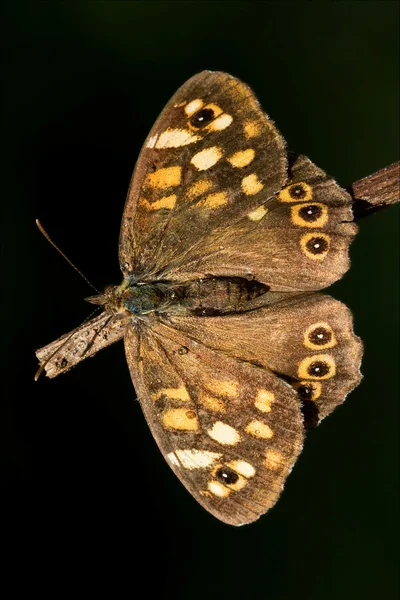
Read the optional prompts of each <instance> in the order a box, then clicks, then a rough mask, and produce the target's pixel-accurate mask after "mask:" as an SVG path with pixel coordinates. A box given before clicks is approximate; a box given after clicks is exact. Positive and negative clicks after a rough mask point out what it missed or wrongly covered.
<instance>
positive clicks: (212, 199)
mask: <svg viewBox="0 0 400 600" xmlns="http://www.w3.org/2000/svg"><path fill="white" fill-rule="evenodd" d="M228 200H229V198H228V194H227V193H226V192H216V193H215V194H209V195H208V196H206V197H205V198H204V199H202V200H199V202H197V203H196V204H195V205H194V206H195V208H218V206H223V205H224V204H227V202H228Z"/></svg>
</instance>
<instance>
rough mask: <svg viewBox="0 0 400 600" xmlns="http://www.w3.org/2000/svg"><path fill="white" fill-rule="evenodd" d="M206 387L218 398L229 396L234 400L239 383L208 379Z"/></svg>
mask: <svg viewBox="0 0 400 600" xmlns="http://www.w3.org/2000/svg"><path fill="white" fill-rule="evenodd" d="M207 387H208V389H209V390H211V391H212V392H214V394H218V395H219V396H231V397H233V398H235V397H236V396H237V395H238V388H239V383H238V382H237V381H229V380H225V381H222V380H221V379H210V380H209V381H207Z"/></svg>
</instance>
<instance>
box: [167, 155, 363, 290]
mask: <svg viewBox="0 0 400 600" xmlns="http://www.w3.org/2000/svg"><path fill="white" fill-rule="evenodd" d="M352 220H353V214H352V209H351V197H350V195H349V194H348V193H347V192H346V191H344V190H343V189H341V188H340V187H339V186H338V185H337V184H336V183H335V182H334V181H333V179H331V178H330V177H328V176H327V175H326V174H325V173H324V172H323V171H322V170H321V169H318V167H316V166H315V165H314V164H313V163H312V162H311V161H310V160H309V159H307V158H306V157H304V156H299V157H298V158H297V159H296V160H295V162H294V164H293V165H292V167H291V169H290V179H289V182H288V184H287V185H286V186H285V187H283V188H282V189H281V190H280V191H279V193H277V194H275V195H274V196H273V197H270V198H267V197H263V195H262V194H261V195H260V203H259V206H258V207H257V208H255V209H254V208H253V207H251V208H249V210H248V211H247V212H246V214H245V215H244V216H243V217H242V218H240V219H238V220H237V221H236V222H234V223H231V222H229V221H227V222H226V225H225V227H224V228H220V229H219V230H218V231H217V232H212V234H211V235H209V236H207V237H205V238H203V240H202V253H201V254H199V255H198V256H191V257H187V259H186V260H185V261H181V262H179V261H176V262H175V263H171V264H170V265H169V267H168V271H167V274H165V273H164V275H163V277H164V278H170V279H172V280H175V281H176V280H177V281H181V280H183V281H185V280H190V279H193V278H203V277H206V276H208V275H214V276H220V277H221V276H223V277H232V276H236V277H244V278H247V279H255V280H257V281H261V282H262V283H264V284H266V285H268V286H269V287H270V289H271V290H275V291H285V292H291V291H312V290H319V289H322V288H324V287H327V286H328V285H330V284H332V283H333V282H334V281H337V280H338V279H340V278H341V277H342V276H343V274H344V273H345V272H346V271H347V269H348V268H349V257H348V248H349V245H350V243H351V241H352V240H353V238H354V236H355V234H356V232H357V226H356V225H355V224H354V223H353V222H352Z"/></svg>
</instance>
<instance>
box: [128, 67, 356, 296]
mask: <svg viewBox="0 0 400 600" xmlns="http://www.w3.org/2000/svg"><path fill="white" fill-rule="evenodd" d="M352 220H353V215H352V210H351V197H350V196H349V194H347V193H346V192H345V191H344V190H342V189H341V188H340V187H339V186H338V185H337V184H336V183H335V182H334V181H333V180H332V179H331V178H329V177H328V176H327V175H326V174H325V173H324V172H323V171H321V170H320V169H318V168H317V167H316V166H315V165H314V164H313V163H311V161H309V160H308V159H306V158H305V157H298V158H297V159H296V160H295V161H294V163H293V164H291V165H290V166H289V167H288V161H287V155H286V151H285V144H284V141H283V138H282V137H281V136H280V134H279V133H278V131H277V130H276V128H275V126H274V125H273V123H272V121H271V120H270V119H269V118H268V117H267V116H266V115H265V114H264V113H263V112H262V110H261V108H260V106H259V104H258V102H257V100H256V98H255V96H254V94H253V93H252V92H251V90H250V89H249V88H248V87H247V86H246V85H244V84H243V83H241V82H240V81H238V80H237V79H235V78H234V77H231V76H230V75H226V74H224V73H213V72H209V71H205V72H203V73H200V74H199V75H196V76H195V77H193V78H192V79H190V80H189V81H188V82H187V83H186V84H184V85H183V86H182V87H181V88H180V89H179V90H178V92H177V93H176V94H175V96H174V97H173V98H172V99H171V101H170V102H169V103H168V104H167V106H166V108H165V109H164V111H163V112H162V113H161V116H160V117H159V119H158V120H157V122H156V123H155V125H154V127H153V129H152V131H151V132H150V135H149V137H148V138H147V140H146V142H145V144H144V147H143V150H142V152H141V155H140V157H139V160H138V163H137V167H136V170H135V173H134V175H133V178H132V183H131V187H130V190H129V193H128V199H127V203H126V207H125V211H124V216H123V221H122V228H121V238H120V263H121V268H122V271H123V273H124V275H125V277H126V278H130V279H131V280H140V281H150V280H163V281H166V280H167V281H168V280H170V281H171V280H172V281H188V280H193V279H196V278H203V277H206V276H209V275H216V276H230V277H235V276H236V277H237V276H240V277H246V278H253V279H256V280H258V281H261V282H262V283H265V284H267V285H269V286H270V288H271V289H272V290H276V291H296V290H298V291H299V290H300V291H301V290H318V289H322V288H324V287H326V286H327V285H330V284H331V283H333V282H334V281H336V280H337V279H339V278H340V277H341V276H342V275H343V273H344V272H345V271H346V270H347V269H348V266H349V261H348V246H349V244H350V242H351V240H352V239H353V237H354V235H355V233H356V231H357V228H356V226H355V224H354V223H352ZM293 265H296V267H295V269H294V268H293Z"/></svg>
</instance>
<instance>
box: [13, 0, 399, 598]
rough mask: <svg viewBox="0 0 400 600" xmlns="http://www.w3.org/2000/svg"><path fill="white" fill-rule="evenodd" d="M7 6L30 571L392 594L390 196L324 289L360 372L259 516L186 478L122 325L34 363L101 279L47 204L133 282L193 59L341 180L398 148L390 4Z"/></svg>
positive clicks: (140, 586) (59, 580) (215, 586)
mask: <svg viewBox="0 0 400 600" xmlns="http://www.w3.org/2000/svg"><path fill="white" fill-rule="evenodd" d="M3 17H5V25H6V37H5V38H3V43H4V44H5V47H4V57H5V69H4V73H3V80H4V83H5V87H4V92H3V93H4V96H3V110H2V118H3V132H4V134H3V135H4V139H3V160H2V165H3V174H2V208H3V209H4V217H3V219H2V258H3V275H2V281H3V284H4V286H3V301H4V303H3V305H4V308H3V311H2V316H3V319H2V328H3V331H4V335H3V350H4V357H3V360H2V366H3V367H4V373H3V376H2V388H3V390H4V391H5V394H4V395H3V397H5V399H6V402H2V412H3V415H2V417H1V427H2V432H1V439H2V441H3V442H4V449H5V452H4V457H5V463H4V464H5V476H4V479H3V481H4V483H5V487H6V491H5V492H4V493H3V496H4V495H5V496H6V497H7V499H9V500H11V503H12V506H13V509H14V510H13V511H11V508H9V509H7V511H5V512H4V514H3V519H4V521H5V522H6V523H8V524H10V525H11V527H12V530H13V538H14V542H16V547H17V554H16V555H15V557H16V559H17V560H16V564H17V565H19V576H18V578H17V580H16V581H21V580H25V581H26V582H28V583H29V585H30V586H31V587H32V589H33V590H41V592H42V593H44V592H46V591H49V590H50V591H51V592H52V597H59V596H60V592H61V591H65V590H66V588H67V587H70V586H71V589H72V590H79V593H82V592H83V591H84V590H87V591H88V592H91V593H92V594H93V595H94V593H97V591H98V590H102V591H104V592H105V589H106V585H107V584H111V586H112V587H111V588H110V591H109V592H108V593H106V596H107V597H112V598H119V597H122V595H123V594H124V595H125V593H124V592H123V591H122V587H121V586H125V589H126V594H127V595H129V597H141V598H142V597H153V596H155V595H156V594H162V597H163V598H174V599H177V600H178V599H183V598H195V599H197V598H212V599H214V598H215V599H218V600H219V599H221V598H235V599H236V598H263V599H264V598H265V599H271V600H272V599H274V600H275V599H290V600H291V599H292V598H293V599H296V600H300V599H303V598H306V599H309V600H314V599H315V600H317V599H318V600H321V599H322V600H331V599H335V600H336V599H339V598H340V599H343V600H345V599H347V598H349V599H350V598H351V599H354V598H363V600H366V599H368V598H376V597H379V598H385V599H391V598H395V597H396V589H397V521H398V495H397V492H398V462H397V461H398V458H397V450H398V446H397V444H398V398H397V370H398V366H397V365H398V343H397V334H398V312H397V307H398V252H397V248H398V224H397V215H398V208H397V207H393V208H390V209H387V210H385V211H383V212H382V213H380V214H377V215H375V216H372V217H370V218H368V219H366V220H365V221H362V222H361V224H360V233H359V235H358V237H357V240H356V241H355V242H354V244H353V246H352V249H351V255H352V269H351V270H350V272H349V273H348V274H347V275H346V276H345V277H344V278H343V280H342V281H340V282H339V283H337V284H335V285H334V286H333V287H332V289H331V290H330V292H331V293H332V295H334V296H335V297H336V298H338V299H340V300H342V301H344V302H345V303H346V304H347V305H348V306H349V307H350V308H351V309H352V311H353V312H354V317H355V329H356V332H357V333H358V335H360V336H361V338H362V339H363V341H364V343H365V358H364V362H363V367H362V371H363V374H364V380H363V382H362V384H361V385H360V386H359V388H358V389H357V390H356V391H355V392H353V393H352V394H351V396H350V397H349V399H348V400H347V401H346V403H345V404H344V405H343V407H341V408H339V409H338V410H337V411H336V412H335V414H334V415H332V416H331V417H330V418H329V419H327V420H326V421H324V423H323V424H322V425H321V427H320V428H318V429H317V430H315V431H313V432H311V433H310V435H309V436H308V439H307V441H306V445H305V449H304V451H303V454H302V455H301V457H300V459H299V461H298V464H297V465H296V467H295V469H294V471H293V474H292V475H291V476H290V478H289V480H288V482H287V485H286V488H285V491H284V494H283V496H282V498H281V500H280V501H279V502H278V504H277V506H276V507H275V508H274V509H273V510H272V511H271V512H270V513H269V514H267V515H266V516H264V517H263V518H261V519H260V520H259V521H258V522H256V523H255V524H253V525H251V526H247V527H242V528H239V529H237V528H230V527H229V526H227V525H224V524H222V523H219V522H218V521H217V520H215V519H214V518H213V517H211V516H209V515H208V514H207V513H206V512H205V511H204V510H203V509H202V508H201V507H199V506H198V505H197V504H196V502H195V501H194V500H192V499H191V497H190V496H189V495H188V493H187V492H186V491H185V490H184V488H183V487H182V486H181V484H180V483H179V482H178V480H176V479H175V477H174V475H173V474H172V472H171V471H170V470H169V469H168V467H167V465H166V464H165V462H164V461H163V459H162V457H161V455H160V454H159V451H158V449H157V447H156V445H155V444H154V442H153V440H152V438H151V435H150V432H149V430H148V428H147V425H146V423H145V421H144V419H143V417H142V414H141V412H140V408H139V405H138V403H137V402H135V401H134V398H135V395H134V390H133V387H132V384H131V381H130V377H129V374H128V368H127V365H126V362H125V358H124V353H123V346H122V344H121V343H119V344H116V345H114V346H112V347H110V348H109V349H107V350H104V351H103V352H101V353H99V354H98V355H97V356H96V357H95V358H94V359H91V360H88V361H86V362H83V363H82V364H80V365H79V366H78V367H76V368H75V369H74V370H73V371H71V372H70V373H69V374H67V375H65V376H62V377H60V378H59V379H55V380H51V381H50V380H46V378H44V377H43V378H42V379H41V380H40V381H39V382H38V383H34V382H33V375H34V373H35V370H36V361H35V358H34V349H35V348H37V347H40V346H43V345H44V344H46V343H48V342H50V341H52V340H53V339H55V338H57V337H58V336H59V335H61V334H62V333H64V332H66V331H68V330H70V329H72V328H74V327H76V326H77V325H78V324H79V323H80V322H82V321H83V319H84V318H85V317H86V316H87V315H88V314H89V310H90V307H89V305H86V304H85V303H84V302H83V301H82V298H83V297H84V296H85V295H89V294H90V293H91V290H90V288H88V287H87V285H86V284H85V282H84V281H83V280H81V279H80V278H79V277H78V276H77V275H76V273H75V272H74V271H73V270H72V269H71V268H70V267H69V266H68V264H67V263H66V262H65V261H63V259H62V258H61V257H60V256H59V255H58V254H57V253H56V252H55V251H54V250H53V249H52V248H51V246H50V245H49V244H48V243H47V242H46V241H45V240H44V238H43V237H42V236H41V234H40V233H39V232H38V230H37V229H36V227H35V218H40V219H41V221H42V223H43V225H44V226H45V227H46V228H47V230H48V231H49V233H50V235H51V236H52V237H53V239H54V240H55V241H56V243H57V244H58V245H59V246H61V248H62V249H63V250H64V251H65V252H66V253H67V255H68V256H69V257H70V258H71V260H73V261H74V262H75V263H76V264H77V265H78V266H79V268H80V269H81V270H82V271H83V272H84V273H86V274H87V276H88V277H89V278H90V279H91V280H92V281H93V282H94V283H95V285H96V286H97V287H99V288H100V289H101V288H103V287H104V286H105V285H107V284H111V283H112V284H114V283H119V282H120V279H121V275H120V271H119V267H118V261H117V242H118V235H119V225H120V219H121V214H122V208H123V204H124V199H125V194H126V190H127V186H128V183H129V179H130V175H131V172H132V169H133V166H134V163H135V160H136V157H137V154H138V152H139V150H140V146H141V144H142V142H143V140H144V138H145V137H146V135H147V133H148V131H149V129H150V127H151V125H152V123H153V122H154V120H155V118H156V117H157V115H158V113H159V112H160V111H161V109H162V108H163V106H164V104H165V103H166V102H167V101H168V99H169V97H170V96H171V95H172V94H173V93H174V92H175V90H176V89H177V87H178V86H179V85H181V84H182V83H183V82H184V81H185V80H186V79H187V78H189V77H190V76H191V75H193V74H195V73H196V72H198V71H200V70H202V69H205V68H208V69H219V70H225V71H227V72H230V73H232V74H233V75H236V76H238V77H240V78H241V79H243V80H244V81H245V82H246V83H248V84H249V85H250V86H251V87H252V88H253V89H254V91H255V93H256V94H257V96H258V97H259V99H260V101H261V104H262V105H263V107H264V109H265V110H266V111H267V112H268V114H269V115H271V117H272V118H273V119H274V120H275V122H276V123H277V126H278V128H279V129H280V130H281V132H282V134H283V135H284V136H285V138H286V139H287V142H288V146H289V148H290V149H291V150H294V151H297V152H303V153H305V154H307V155H308V156H309V157H310V158H311V159H312V160H313V161H314V162H315V163H316V164H317V165H318V166H320V167H322V168H324V169H325V170H326V171H327V172H329V173H330V174H332V175H334V177H335V178H336V179H337V181H338V182H340V183H341V184H343V185H347V184H349V183H351V182H353V181H355V180H357V179H359V178H361V177H363V176H365V175H368V174H370V173H372V172H374V171H376V170H378V169H379V168H381V167H383V166H386V165H387V164H390V163H392V162H394V161H395V160H397V159H398V112H397V109H398V100H399V93H398V91H399V90H398V4H397V3H396V2H361V1H359V2H327V3H319V2H295V3H292V2H282V3H278V2H264V3H262V2H260V3H245V2H212V3H209V2H64V3H57V2H54V3H50V2H49V3H45V2H41V3H39V2H30V3H26V4H24V3H21V2H14V3H11V2H10V3H3ZM10 554H11V551H10ZM22 558H24V559H25V558H27V559H28V560H27V561H25V560H24V561H23V562H22ZM22 565H23V566H22ZM28 565H30V566H29V567H28ZM78 582H79V583H78ZM78 586H79V587H78Z"/></svg>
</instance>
